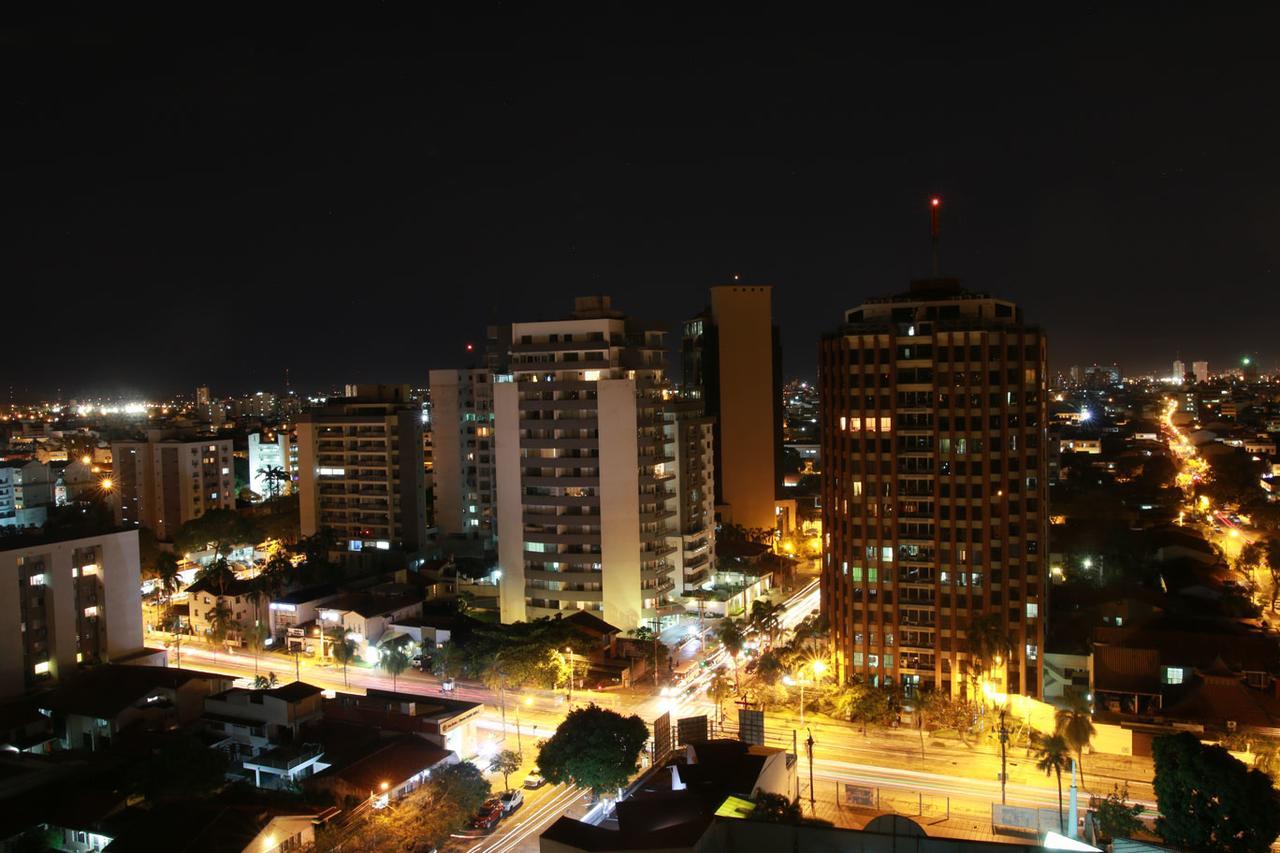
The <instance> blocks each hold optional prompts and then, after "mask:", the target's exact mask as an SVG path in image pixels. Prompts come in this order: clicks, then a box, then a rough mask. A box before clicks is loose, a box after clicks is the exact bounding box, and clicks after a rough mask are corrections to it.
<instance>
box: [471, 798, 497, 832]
mask: <svg viewBox="0 0 1280 853" xmlns="http://www.w3.org/2000/svg"><path fill="white" fill-rule="evenodd" d="M504 814H506V812H504V811H503V809H502V801H501V800H499V799H498V798H496V797H494V798H492V799H488V800H485V801H484V802H483V803H482V804H481V805H480V808H478V809H476V813H475V816H474V817H472V818H471V820H470V822H469V823H468V824H467V826H469V827H471V828H472V829H478V830H480V831H482V832H493V831H494V830H495V829H497V828H498V823H499V822H501V820H502V817H503V815H504Z"/></svg>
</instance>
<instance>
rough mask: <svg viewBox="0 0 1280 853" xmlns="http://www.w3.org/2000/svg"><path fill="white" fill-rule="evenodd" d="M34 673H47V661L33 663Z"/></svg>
mask: <svg viewBox="0 0 1280 853" xmlns="http://www.w3.org/2000/svg"><path fill="white" fill-rule="evenodd" d="M35 672H36V675H47V674H48V673H49V662H48V661H47V660H42V661H40V662H39V663H38V664H36V665H35Z"/></svg>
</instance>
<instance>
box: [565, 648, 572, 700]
mask: <svg viewBox="0 0 1280 853" xmlns="http://www.w3.org/2000/svg"><path fill="white" fill-rule="evenodd" d="M564 650H565V651H566V652H568V653H569V707H570V708H572V707H573V647H572V646H565V649H564Z"/></svg>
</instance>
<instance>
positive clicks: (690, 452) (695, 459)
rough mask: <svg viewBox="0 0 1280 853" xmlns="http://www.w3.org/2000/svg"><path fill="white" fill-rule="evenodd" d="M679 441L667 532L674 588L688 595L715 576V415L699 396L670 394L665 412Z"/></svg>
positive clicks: (671, 437) (671, 436) (670, 433)
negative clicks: (673, 514) (673, 397)
mask: <svg viewBox="0 0 1280 853" xmlns="http://www.w3.org/2000/svg"><path fill="white" fill-rule="evenodd" d="M663 416H664V418H665V420H666V432H667V442H668V444H670V445H673V446H674V447H675V453H674V456H675V465H674V467H673V468H672V470H673V472H674V474H675V479H674V480H672V483H671V486H672V491H673V492H674V493H675V495H676V501H675V510H676V517H675V519H674V521H675V526H674V528H673V529H672V531H671V533H670V535H668V537H667V542H668V544H670V545H671V547H672V548H673V549H674V550H673V552H672V554H671V556H670V561H671V565H672V568H673V569H674V572H673V575H674V577H675V578H676V579H677V585H676V590H677V592H678V593H679V594H681V595H687V594H689V593H691V592H693V591H694V590H695V589H698V588H699V587H701V586H702V585H703V584H704V583H707V582H708V581H710V580H711V576H712V573H713V570H714V565H713V560H714V556H715V551H716V505H715V490H716V485H715V419H714V418H710V417H707V415H706V414H705V413H704V410H703V405H702V401H701V400H696V399H694V400H672V401H670V402H668V403H667V406H666V409H665V410H664V412H663Z"/></svg>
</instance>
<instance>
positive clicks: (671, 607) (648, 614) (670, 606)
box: [640, 602, 684, 619]
mask: <svg viewBox="0 0 1280 853" xmlns="http://www.w3.org/2000/svg"><path fill="white" fill-rule="evenodd" d="M640 613H641V615H642V616H643V617H644V618H645V619H657V618H659V617H661V616H675V615H677V614H680V613H684V605H683V604H676V603H674V602H668V603H667V604H660V605H658V606H657V607H645V608H643V609H641V611H640Z"/></svg>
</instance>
